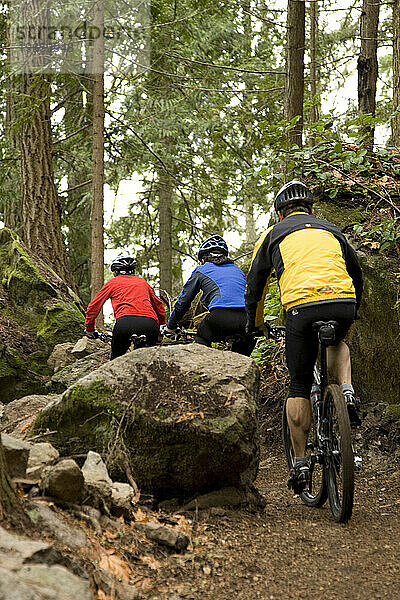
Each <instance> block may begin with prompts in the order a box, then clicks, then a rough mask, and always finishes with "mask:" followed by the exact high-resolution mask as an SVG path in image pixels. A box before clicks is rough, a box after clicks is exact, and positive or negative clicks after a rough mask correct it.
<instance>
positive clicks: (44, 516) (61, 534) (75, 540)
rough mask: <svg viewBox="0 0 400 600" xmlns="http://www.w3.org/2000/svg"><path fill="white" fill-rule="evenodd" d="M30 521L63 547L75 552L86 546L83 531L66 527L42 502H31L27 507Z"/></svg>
mask: <svg viewBox="0 0 400 600" xmlns="http://www.w3.org/2000/svg"><path fill="white" fill-rule="evenodd" d="M28 515H29V518H30V519H31V521H32V522H33V523H34V524H35V525H37V526H39V527H40V529H41V530H44V531H48V532H50V533H51V534H52V535H53V536H54V537H55V539H57V540H58V541H59V542H60V543H61V544H62V545H63V546H67V547H68V548H70V549H71V550H77V549H78V548H82V546H86V544H87V539H86V535H85V534H84V532H83V531H80V530H78V529H74V528H73V527H71V526H70V525H69V524H68V525H66V524H65V523H64V521H62V520H61V519H60V518H59V517H58V516H57V515H56V513H55V512H54V511H53V510H52V509H51V508H50V507H49V506H47V505H46V504H44V503H43V502H31V503H30V504H29V507H28Z"/></svg>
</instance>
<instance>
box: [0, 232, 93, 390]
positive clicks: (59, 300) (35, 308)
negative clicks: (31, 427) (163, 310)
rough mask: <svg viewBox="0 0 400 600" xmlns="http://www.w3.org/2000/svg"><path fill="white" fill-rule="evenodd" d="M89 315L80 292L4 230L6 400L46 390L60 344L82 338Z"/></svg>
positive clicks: (2, 372)
mask: <svg viewBox="0 0 400 600" xmlns="http://www.w3.org/2000/svg"><path fill="white" fill-rule="evenodd" d="M83 322H84V316H83V314H82V310H81V307H80V301H79V298H78V297H77V296H76V294H75V293H74V292H73V291H72V290H71V289H70V288H69V287H68V286H67V285H66V284H65V283H64V282H63V281H62V280H61V279H60V278H59V277H58V276H57V275H56V274H55V273H54V271H52V270H51V269H50V268H49V267H48V266H47V265H45V264H44V263H43V262H42V261H41V260H39V259H38V258H37V257H34V256H33V255H32V254H31V253H30V252H29V251H28V250H27V248H26V247H25V246H24V245H23V243H22V242H21V240H20V239H19V238H18V236H17V235H16V234H15V233H13V232H12V231H11V230H10V229H7V228H3V229H0V402H9V401H10V400H14V399H15V398H20V397H21V396H23V395H27V394H33V393H40V392H41V391H42V390H43V385H44V383H45V377H46V376H48V375H49V374H50V368H49V366H48V364H47V358H48V357H49V355H50V352H51V351H52V349H53V347H54V346H55V344H57V343H63V342H67V341H71V342H72V341H76V340H77V339H78V338H79V337H80V336H81V334H82V328H83Z"/></svg>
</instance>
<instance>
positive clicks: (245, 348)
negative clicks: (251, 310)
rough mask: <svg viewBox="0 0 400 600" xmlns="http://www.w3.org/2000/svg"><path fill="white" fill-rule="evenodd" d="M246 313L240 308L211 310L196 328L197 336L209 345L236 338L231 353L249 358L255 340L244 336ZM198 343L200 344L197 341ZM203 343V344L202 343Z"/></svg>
mask: <svg viewBox="0 0 400 600" xmlns="http://www.w3.org/2000/svg"><path fill="white" fill-rule="evenodd" d="M246 320H247V317H246V311H245V310H244V309H241V308H234V307H232V308H213V309H211V311H210V313H209V314H208V315H207V316H206V317H205V318H204V319H203V321H202V322H201V326H202V327H200V326H199V328H198V335H199V334H200V336H202V337H203V338H205V339H206V340H207V341H208V342H209V343H211V342H221V341H224V340H226V338H228V337H230V336H238V339H237V340H235V341H234V342H233V344H232V351H233V352H238V353H239V354H244V355H246V356H250V354H251V352H252V350H253V348H254V346H255V340H254V338H253V337H251V336H248V335H246V331H245V327H246ZM196 341H198V340H197V338H196ZM199 343H202V342H201V341H199ZM203 343H204V342H203Z"/></svg>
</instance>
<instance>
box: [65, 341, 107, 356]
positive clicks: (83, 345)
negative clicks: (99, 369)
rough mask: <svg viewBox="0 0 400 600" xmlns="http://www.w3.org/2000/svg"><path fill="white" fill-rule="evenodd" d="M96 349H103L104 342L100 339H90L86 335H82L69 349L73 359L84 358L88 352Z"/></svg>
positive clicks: (90, 352)
mask: <svg viewBox="0 0 400 600" xmlns="http://www.w3.org/2000/svg"><path fill="white" fill-rule="evenodd" d="M98 350H104V342H102V341H101V340H91V339H90V338H88V337H83V338H81V339H80V340H78V341H77V342H76V344H75V346H74V347H73V348H72V350H71V354H72V356H73V357H74V359H75V360H76V359H78V358H84V357H85V356H88V355H89V354H93V353H94V352H97V351H98Z"/></svg>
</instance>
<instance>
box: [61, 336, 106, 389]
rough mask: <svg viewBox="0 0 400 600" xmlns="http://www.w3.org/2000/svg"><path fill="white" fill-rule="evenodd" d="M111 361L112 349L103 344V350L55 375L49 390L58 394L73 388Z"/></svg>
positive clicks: (79, 360)
mask: <svg viewBox="0 0 400 600" xmlns="http://www.w3.org/2000/svg"><path fill="white" fill-rule="evenodd" d="M109 360H110V347H109V346H108V345H106V344H103V348H101V349H100V350H97V351H96V352H94V353H93V354H89V355H88V356H84V357H83V358H80V359H78V360H75V361H74V362H73V363H72V364H69V365H67V366H66V367H64V368H62V369H60V370H59V371H57V373H54V375H53V376H52V378H51V379H50V385H49V388H50V389H51V391H53V392H56V393H61V392H64V391H65V390H66V389H67V388H69V387H71V385H73V384H74V383H75V382H77V381H79V380H80V379H82V377H85V376H86V375H88V374H89V373H91V372H92V371H94V370H95V369H98V368H99V367H100V366H101V365H104V363H106V362H108V361H109Z"/></svg>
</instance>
